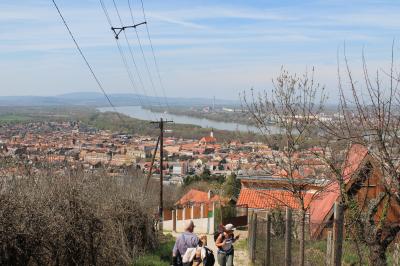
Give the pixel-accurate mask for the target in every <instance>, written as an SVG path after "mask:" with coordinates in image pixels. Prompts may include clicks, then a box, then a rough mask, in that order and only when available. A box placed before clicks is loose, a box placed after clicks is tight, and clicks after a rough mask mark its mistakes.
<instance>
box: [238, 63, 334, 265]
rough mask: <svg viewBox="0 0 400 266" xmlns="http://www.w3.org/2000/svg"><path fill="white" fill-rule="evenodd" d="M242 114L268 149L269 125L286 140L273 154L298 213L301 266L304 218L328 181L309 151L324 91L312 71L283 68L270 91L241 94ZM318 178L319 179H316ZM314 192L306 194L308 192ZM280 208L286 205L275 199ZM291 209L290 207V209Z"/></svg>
mask: <svg viewBox="0 0 400 266" xmlns="http://www.w3.org/2000/svg"><path fill="white" fill-rule="evenodd" d="M242 99H243V103H244V104H243V105H244V111H245V112H247V113H248V114H250V116H251V117H252V119H253V120H254V121H255V123H256V125H257V127H258V128H259V130H260V132H261V133H262V134H263V136H265V141H266V142H267V143H268V144H269V146H274V145H276V143H272V142H271V140H273V138H270V135H271V134H273V133H274V132H272V130H271V128H272V127H271V124H273V125H274V126H275V127H277V128H278V130H279V131H280V132H279V133H280V134H281V136H282V139H283V140H284V141H285V143H284V145H283V147H284V148H283V149H281V150H280V152H279V153H275V154H274V156H273V157H274V158H273V162H275V163H276V165H277V169H276V171H279V175H281V177H282V178H281V184H282V188H284V190H285V192H286V193H287V192H288V193H289V194H290V195H292V196H293V197H294V198H295V199H296V201H297V204H298V206H299V211H300V219H299V222H300V235H299V242H300V250H299V264H300V265H304V261H305V258H304V253H305V245H304V244H305V228H306V215H307V212H308V210H309V208H310V203H311V202H312V201H313V200H314V199H316V198H317V197H318V196H319V195H320V193H322V191H323V190H324V188H325V186H324V185H326V183H327V182H328V179H327V178H326V177H327V176H326V175H323V173H322V174H321V173H320V169H319V168H320V167H319V166H320V165H321V164H322V165H323V164H324V163H323V162H320V161H319V158H318V157H317V156H315V154H314V153H318V152H314V151H312V149H310V148H313V145H312V143H313V139H314V138H315V137H316V136H317V135H318V134H316V130H317V125H318V116H317V115H315V114H318V113H319V112H321V110H323V107H324V102H325V93H324V88H323V87H322V86H320V85H319V84H317V83H315V81H314V69H313V70H312V72H311V74H309V73H307V72H306V73H305V74H304V75H303V76H300V77H298V76H296V75H292V74H290V73H289V72H288V71H286V70H284V69H283V68H282V70H281V73H280V75H279V76H278V77H277V78H276V79H275V80H273V89H272V92H271V93H269V92H267V91H264V92H263V93H261V94H258V95H255V94H254V93H253V92H252V93H251V94H250V95H246V94H244V96H243V97H242ZM317 175H318V177H317ZM311 188H313V189H314V190H315V192H314V193H309V191H310V189H311ZM275 200H277V201H278V203H279V205H283V206H285V205H287V204H288V203H287V202H285V201H282V199H279V198H278V197H277V198H276V199H275ZM289 207H293V206H289Z"/></svg>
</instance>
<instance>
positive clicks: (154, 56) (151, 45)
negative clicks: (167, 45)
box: [128, 0, 169, 109]
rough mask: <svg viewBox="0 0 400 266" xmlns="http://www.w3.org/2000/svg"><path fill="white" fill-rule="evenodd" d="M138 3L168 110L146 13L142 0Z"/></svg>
mask: <svg viewBox="0 0 400 266" xmlns="http://www.w3.org/2000/svg"><path fill="white" fill-rule="evenodd" d="M140 2H141V4H142V12H143V19H144V21H146V31H147V37H148V38H149V43H150V47H151V52H152V54H153V59H154V65H155V67H156V70H157V75H158V80H159V82H160V85H161V89H162V93H163V95H164V100H165V103H166V104H167V107H168V109H169V103H168V99H167V96H166V93H165V87H164V83H163V81H162V78H161V73H160V68H159V67H158V62H157V59H156V55H155V52H154V48H153V42H152V41H151V38H150V31H149V26H148V25H147V24H148V23H147V17H146V13H145V11H144V4H143V0H140ZM128 3H129V8H130V11H131V14H132V9H131V5H130V0H128ZM132 19H133V14H132Z"/></svg>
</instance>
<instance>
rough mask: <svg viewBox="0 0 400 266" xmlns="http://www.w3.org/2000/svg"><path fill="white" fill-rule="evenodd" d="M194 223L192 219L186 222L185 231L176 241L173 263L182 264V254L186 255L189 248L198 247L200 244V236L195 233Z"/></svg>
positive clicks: (176, 265) (180, 265) (173, 250)
mask: <svg viewBox="0 0 400 266" xmlns="http://www.w3.org/2000/svg"><path fill="white" fill-rule="evenodd" d="M194 227H195V226H194V223H193V221H192V220H188V221H186V222H185V232H184V233H182V234H181V235H180V236H179V237H178V238H177V239H176V241H175V245H174V248H173V249H172V264H173V265H174V266H182V265H183V263H182V256H183V255H185V253H186V251H187V249H188V248H196V247H197V246H198V244H199V238H198V237H197V236H196V235H195V234H194V233H193V230H194Z"/></svg>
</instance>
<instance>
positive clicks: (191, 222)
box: [184, 220, 194, 230]
mask: <svg viewBox="0 0 400 266" xmlns="http://www.w3.org/2000/svg"><path fill="white" fill-rule="evenodd" d="M184 226H185V230H187V229H189V228H190V227H194V223H193V221H192V220H187V221H185V223H184Z"/></svg>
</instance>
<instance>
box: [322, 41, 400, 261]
mask: <svg viewBox="0 0 400 266" xmlns="http://www.w3.org/2000/svg"><path fill="white" fill-rule="evenodd" d="M393 47H394V46H393ZM393 47H392V60H391V63H390V68H389V70H388V71H385V70H383V69H379V70H377V71H376V72H374V74H373V76H371V74H370V71H369V69H368V66H367V63H366V59H365V56H364V53H363V55H362V70H363V73H362V74H363V82H360V83H358V82H357V81H356V80H355V78H354V75H353V73H352V71H351V68H350V65H349V62H348V60H347V57H346V56H344V66H345V68H344V73H345V74H342V73H341V69H340V67H339V68H338V75H339V95H340V104H339V110H338V113H339V116H338V119H336V120H335V121H333V122H332V123H329V124H328V123H323V124H321V129H323V132H324V134H325V136H326V139H331V140H335V141H338V142H343V141H344V142H347V143H357V144H361V145H362V146H364V147H366V148H367V149H368V153H369V154H370V155H371V156H372V158H373V159H372V161H373V162H372V166H371V167H374V168H376V169H377V171H378V173H379V175H380V184H379V188H378V190H377V191H378V193H377V195H376V196H375V197H371V196H369V197H366V199H365V200H364V202H363V203H362V204H360V203H355V202H354V199H352V198H351V197H349V196H350V195H349V193H344V192H343V191H342V193H341V194H342V195H343V196H344V197H343V200H344V201H345V202H346V206H347V207H348V208H350V207H352V208H350V209H353V210H354V211H355V213H356V214H357V215H356V216H353V220H354V222H353V223H351V224H350V225H351V226H352V228H351V229H353V230H356V235H357V236H358V237H359V238H360V240H361V242H362V243H364V244H366V245H367V246H368V247H369V249H370V262H371V263H372V264H373V265H386V263H387V262H386V250H387V247H388V246H389V244H390V243H391V242H392V241H393V240H394V239H395V238H396V236H397V235H398V232H399V231H400V224H399V220H400V172H399V167H400V160H399V158H400V157H399V156H400V153H399V152H400V148H399V147H400V146H399V144H400V135H399V132H400V91H399V83H400V72H398V71H396V70H395V64H394V52H393ZM338 65H339V64H338ZM339 66H340V65H339ZM344 81H346V82H344ZM344 84H348V85H346V86H345V85H344ZM332 169H334V167H332ZM336 171H338V170H337V169H336ZM341 182H342V183H341V188H343V187H344V183H343V180H341ZM348 213H350V212H348ZM350 215H351V214H350Z"/></svg>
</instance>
